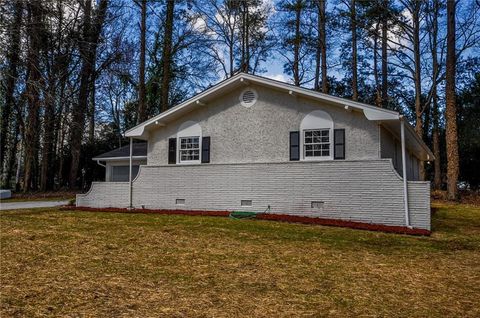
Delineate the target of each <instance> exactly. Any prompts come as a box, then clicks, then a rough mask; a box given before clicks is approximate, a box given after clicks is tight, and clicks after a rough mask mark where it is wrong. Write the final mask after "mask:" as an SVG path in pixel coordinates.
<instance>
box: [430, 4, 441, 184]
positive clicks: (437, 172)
mask: <svg viewBox="0 0 480 318" xmlns="http://www.w3.org/2000/svg"><path fill="white" fill-rule="evenodd" d="M439 5H440V4H439V2H438V0H434V1H433V8H432V13H433V16H432V19H431V23H432V24H431V26H430V27H431V37H432V42H431V45H432V47H431V51H432V72H433V79H432V83H433V84H432V85H433V86H432V117H433V118H432V121H433V129H432V143H433V155H434V156H435V162H434V167H433V169H434V174H433V187H434V189H437V190H439V189H441V187H442V171H441V165H440V163H441V161H440V132H439V125H440V123H439V113H438V93H437V85H438V84H437V81H438V69H439V67H438V54H437V49H438V39H437V37H438V12H439Z"/></svg>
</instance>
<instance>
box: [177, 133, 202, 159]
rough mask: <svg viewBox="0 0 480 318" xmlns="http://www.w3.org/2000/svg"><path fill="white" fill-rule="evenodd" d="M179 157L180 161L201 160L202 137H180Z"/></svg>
mask: <svg viewBox="0 0 480 318" xmlns="http://www.w3.org/2000/svg"><path fill="white" fill-rule="evenodd" d="M179 139H180V147H179V158H180V162H199V161H200V137H198V136H192V137H180V138H179Z"/></svg>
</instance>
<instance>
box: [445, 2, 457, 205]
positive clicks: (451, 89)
mask: <svg viewBox="0 0 480 318" xmlns="http://www.w3.org/2000/svg"><path fill="white" fill-rule="evenodd" d="M455 5H456V4H455V0H448V1H447V66H446V87H445V104H446V110H445V120H446V142H447V196H448V199H449V200H456V199H457V198H458V188H457V182H458V174H459V167H458V131H457V107H456V103H455V75H456V74H455V62H456V61H455V60H456V57H455V55H456V52H455Z"/></svg>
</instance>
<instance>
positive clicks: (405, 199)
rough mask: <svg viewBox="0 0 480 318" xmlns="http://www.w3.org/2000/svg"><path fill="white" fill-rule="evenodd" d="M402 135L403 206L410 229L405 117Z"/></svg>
mask: <svg viewBox="0 0 480 318" xmlns="http://www.w3.org/2000/svg"><path fill="white" fill-rule="evenodd" d="M400 135H401V139H402V140H401V142H402V175H403V204H404V206H405V223H406V225H407V227H410V215H409V212H408V182H407V160H406V154H405V118H404V117H403V116H400Z"/></svg>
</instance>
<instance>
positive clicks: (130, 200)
mask: <svg viewBox="0 0 480 318" xmlns="http://www.w3.org/2000/svg"><path fill="white" fill-rule="evenodd" d="M132 157H133V138H130V158H129V167H128V196H129V201H128V202H129V204H128V208H129V209H132V208H133V205H132Z"/></svg>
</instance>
